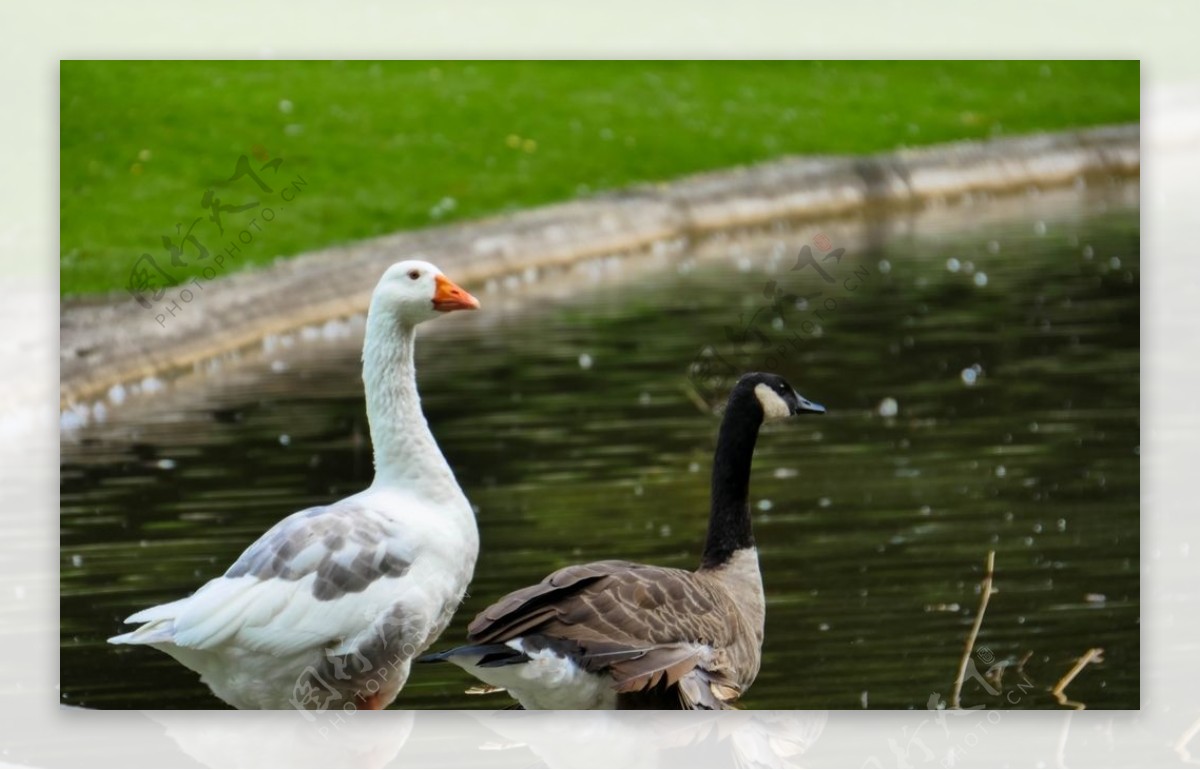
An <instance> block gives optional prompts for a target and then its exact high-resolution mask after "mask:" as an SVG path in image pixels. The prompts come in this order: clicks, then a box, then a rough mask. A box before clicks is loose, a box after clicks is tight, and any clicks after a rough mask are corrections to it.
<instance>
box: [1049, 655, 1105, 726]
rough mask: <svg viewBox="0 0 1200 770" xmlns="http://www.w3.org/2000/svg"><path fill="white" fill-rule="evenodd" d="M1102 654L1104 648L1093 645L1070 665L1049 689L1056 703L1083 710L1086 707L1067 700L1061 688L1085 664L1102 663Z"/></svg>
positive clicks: (1063, 688) (1077, 674) (1085, 665)
mask: <svg viewBox="0 0 1200 770" xmlns="http://www.w3.org/2000/svg"><path fill="white" fill-rule="evenodd" d="M1102 655H1104V650H1103V649H1102V648H1100V647H1093V648H1092V649H1090V650H1088V651H1087V652H1085V653H1084V654H1083V656H1082V657H1080V658H1079V660H1077V661H1075V665H1074V666H1071V670H1070V671H1068V672H1067V673H1066V674H1065V675H1064V676H1063V678H1062V679H1059V680H1058V684H1056V685H1054V689H1053V690H1051V691H1050V694H1051V695H1053V696H1054V699H1055V700H1056V701H1058V705H1060V706H1070V707H1071V708H1073V709H1076V710H1077V711H1083V710H1084V709H1085V708H1087V706H1085V705H1084V704H1082V703H1079V702H1078V701H1073V700H1068V699H1067V695H1066V693H1064V692H1063V690H1065V689H1067V685H1069V684H1070V683H1071V682H1073V681H1075V677H1077V676H1079V672H1080V671H1083V669H1084V668H1085V667H1087V664H1089V663H1103V662H1104V658H1103V657H1101V656H1102Z"/></svg>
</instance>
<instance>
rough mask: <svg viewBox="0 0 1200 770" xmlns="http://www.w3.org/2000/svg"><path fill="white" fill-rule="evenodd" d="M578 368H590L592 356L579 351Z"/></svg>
mask: <svg viewBox="0 0 1200 770" xmlns="http://www.w3.org/2000/svg"><path fill="white" fill-rule="evenodd" d="M579 368H580V369H591V368H592V357H591V356H589V355H588V354H587V353H580V354H579Z"/></svg>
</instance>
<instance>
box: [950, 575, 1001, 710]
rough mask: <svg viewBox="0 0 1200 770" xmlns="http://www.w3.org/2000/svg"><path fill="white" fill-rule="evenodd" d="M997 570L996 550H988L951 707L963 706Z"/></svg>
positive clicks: (959, 665) (952, 694) (951, 699)
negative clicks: (972, 662)
mask: <svg viewBox="0 0 1200 770" xmlns="http://www.w3.org/2000/svg"><path fill="white" fill-rule="evenodd" d="M995 571H996V552H995V551H988V556H987V569H986V570H985V571H984V574H983V580H982V581H981V582H980V584H979V612H977V613H975V624H974V625H973V626H971V633H970V634H969V635H968V636H967V644H966V646H965V647H963V654H962V659H961V660H959V662H958V676H957V677H955V679H954V691H953V692H952V693H951V694H950V708H952V709H956V708H961V706H960V705H959V703H960V698H961V696H962V686H963V679H965V678H966V676H967V664H968V663H970V662H971V651H972V650H974V649H975V637H977V636H979V627H980V626H982V625H983V613H985V612H987V606H988V599H991V598H992V594H993V593H995V591H993V590H992V575H993V573H995Z"/></svg>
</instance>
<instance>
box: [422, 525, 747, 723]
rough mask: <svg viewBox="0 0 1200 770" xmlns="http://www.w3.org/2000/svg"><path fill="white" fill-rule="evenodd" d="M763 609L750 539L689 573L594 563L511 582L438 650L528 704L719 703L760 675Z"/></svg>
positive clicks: (712, 705) (716, 705)
mask: <svg viewBox="0 0 1200 770" xmlns="http://www.w3.org/2000/svg"><path fill="white" fill-rule="evenodd" d="M763 617H764V612H763V593H762V581H761V578H760V577H759V572H758V557H757V554H756V553H755V551H754V549H753V548H749V549H745V550H744V551H741V552H739V553H738V554H737V555H735V556H734V558H733V559H731V560H730V561H729V563H728V564H726V565H724V566H723V567H720V568H716V569H705V570H699V571H697V572H691V571H688V570H680V569H668V568H665V567H654V566H649V565H645V564H635V563H632V562H624V561H602V562H595V563H592V564H581V565H575V566H571V567H566V568H564V569H561V570H559V571H558V572H555V573H553V574H552V575H550V576H549V577H547V578H546V579H545V580H543V581H542V582H541V583H538V584H537V585H534V586H530V587H528V588H523V589H521V590H519V591H514V592H513V593H511V594H509V595H508V596H506V597H504V598H503V599H501V600H500V601H498V602H496V603H495V604H494V605H492V606H491V607H489V608H488V609H486V610H484V611H483V612H482V613H480V615H479V616H478V617H476V618H475V621H474V622H472V623H471V626H470V628H469V634H470V637H469V638H470V641H471V642H472V643H473V644H472V646H469V647H464V648H460V649H459V650H452V651H451V652H449V653H445V655H446V656H447V657H446V659H447V660H452V662H455V663H457V664H458V665H460V666H462V667H463V668H466V669H467V670H468V671H469V672H470V673H472V674H474V675H475V676H476V677H477V678H479V679H480V680H482V681H484V682H487V683H488V684H491V685H493V686H495V687H500V688H503V689H506V690H508V691H509V692H510V693H511V694H512V695H513V696H514V697H517V698H518V700H520V701H521V702H522V704H524V705H526V707H527V708H637V707H639V706H645V705H647V704H648V703H653V704H657V705H660V706H662V707H668V708H680V707H682V708H724V707H726V706H727V705H729V704H731V703H732V702H733V701H734V700H736V699H737V697H738V696H739V695H740V694H741V693H742V692H743V691H744V690H745V689H746V688H747V687H749V686H750V684H751V683H752V682H753V681H754V678H755V676H756V675H757V674H758V668H759V661H760V652H759V651H760V648H761V645H762V638H763Z"/></svg>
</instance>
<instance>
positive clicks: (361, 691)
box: [109, 260, 479, 710]
mask: <svg viewBox="0 0 1200 770" xmlns="http://www.w3.org/2000/svg"><path fill="white" fill-rule="evenodd" d="M478 307H479V301H478V300H476V299H475V298H474V297H472V296H471V295H470V294H468V293H467V292H465V291H464V290H462V289H461V288H459V287H458V286H457V285H455V284H454V283H453V282H452V281H450V280H449V279H447V278H446V277H445V276H444V275H442V273H441V271H440V270H438V269H437V268H436V267H434V266H433V265H431V264H429V263H428V262H422V261H416V260H413V261H406V262H399V263H397V264H394V265H392V266H391V267H390V268H388V270H387V271H386V272H385V273H384V274H383V278H382V279H380V281H379V285H378V286H376V288H375V292H374V294H373V295H372V297H371V305H370V309H369V311H368V313H367V325H366V338H365V340H364V343H363V384H364V386H365V391H366V399H367V418H368V420H369V422H370V429H371V443H372V444H373V446H374V451H375V479H374V481H373V482H372V483H371V486H370V487H368V488H367V489H366V490H364V491H362V492H359V493H358V494H356V495H352V496H350V497H347V498H346V499H344V500H340V501H338V502H336V503H332V504H330V505H323V506H317V507H315V508H309V509H307V510H303V511H299V512H298V513H294V514H292V515H291V516H288V517H287V518H286V519H284V520H283V521H281V522H279V523H278V524H276V525H275V526H274V527H272V528H271V529H269V530H268V531H267V532H266V534H264V535H263V536H262V537H260V538H259V539H258V540H257V541H255V543H254V544H253V545H251V546H250V547H249V548H247V549H246V551H245V552H244V553H242V555H241V557H240V558H238V560H237V561H236V562H234V564H233V566H231V567H230V568H229V569H228V570H227V571H226V572H225V574H224V575H223V576H221V577H219V578H215V579H213V580H210V581H209V582H208V583H206V584H205V585H203V586H202V587H201V588H200V590H198V591H196V593H194V594H192V595H191V596H189V597H187V598H186V599H180V600H179V601H175V602H170V603H169V604H161V605H159V606H157V607H151V608H149V609H146V610H142V611H141V612H138V613H136V614H134V615H131V616H130V617H129V618H127V619H126V622H128V623H142V624H143V625H142V626H140V627H139V628H137V629H135V630H134V631H131V632H129V633H127V634H122V635H120V636H115V637H113V638H112V639H109V641H110V642H112V643H114V644H145V645H149V646H151V647H154V648H155V649H158V650H162V651H163V652H165V653H167V654H169V655H171V656H172V657H174V658H175V659H176V660H178V661H179V662H180V663H182V664H183V665H185V666H187V667H188V668H190V669H192V670H193V671H196V672H198V673H199V674H200V679H201V681H203V682H204V683H205V684H207V685H208V686H209V687H210V688H211V689H212V691H213V693H215V694H216V695H217V697H219V698H221V699H222V700H224V701H226V702H227V703H229V704H231V705H233V706H236V707H237V708H262V709H286V708H306V709H317V710H324V709H326V708H345V709H347V710H349V708H350V706H349V705H348V704H350V703H353V704H354V707H356V708H368V709H379V708H383V707H385V706H387V705H388V704H389V703H391V702H392V700H394V699H395V697H396V695H397V693H399V692H400V689H401V687H403V686H404V682H405V681H406V680H407V678H408V672H409V667H410V665H411V662H412V659H413V658H414V657H415V656H416V655H418V654H420V653H421V651H423V650H424V649H425V648H426V647H428V646H429V645H430V644H431V643H432V642H433V641H434V640H435V639H436V638H437V637H438V635H439V634H441V633H442V631H443V630H444V629H445V627H446V625H447V624H448V623H449V621H450V617H451V616H452V615H453V614H454V611H455V609H456V608H457V607H458V605H459V602H460V601H461V600H462V596H463V592H464V591H465V590H466V587H467V583H468V582H469V581H470V579H471V574H472V572H473V571H474V568H475V558H476V556H477V555H478V553H479V534H478V531H477V529H476V526H475V516H474V513H473V512H472V510H471V505H470V503H468V502H467V498H466V496H465V495H463V492H462V490H461V489H459V487H458V484H457V482H456V481H455V479H454V474H453V472H452V471H451V470H450V467H449V465H447V463H446V460H445V458H443V457H442V453H441V451H440V450H439V449H438V446H437V443H436V442H435V441H434V438H433V435H432V434H430V432H429V426H428V425H427V423H426V422H425V416H424V414H422V412H421V404H420V398H419V396H418V395H417V383H416V372H415V367H414V362H413V341H414V338H415V336H416V326H417V324H419V323H421V322H423V321H427V320H429V319H431V318H434V317H436V316H438V315H440V314H442V313H445V312H449V311H452V310H473V309H476V308H478Z"/></svg>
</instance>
